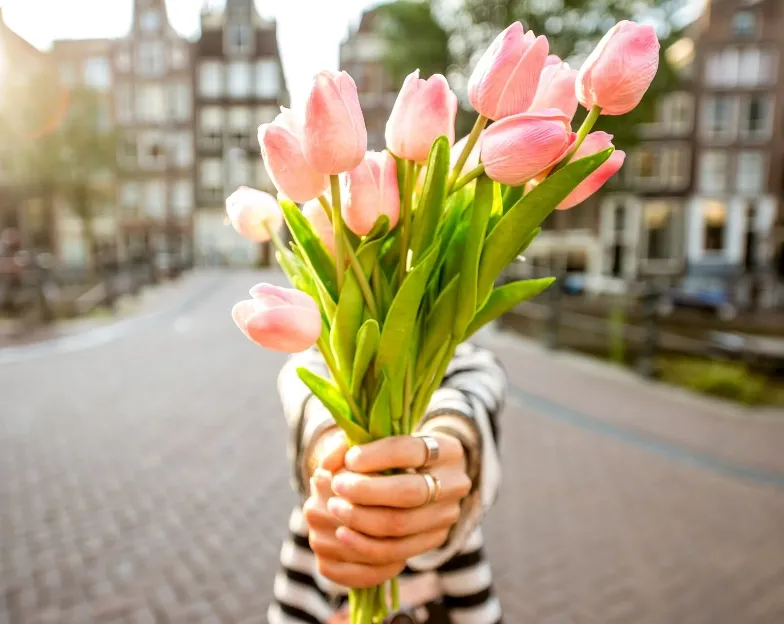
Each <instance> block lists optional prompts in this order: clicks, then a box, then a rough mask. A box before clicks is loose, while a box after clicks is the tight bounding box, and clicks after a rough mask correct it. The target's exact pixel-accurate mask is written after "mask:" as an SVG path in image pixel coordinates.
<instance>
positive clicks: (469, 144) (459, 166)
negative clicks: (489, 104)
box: [446, 115, 490, 194]
mask: <svg viewBox="0 0 784 624" xmlns="http://www.w3.org/2000/svg"><path fill="white" fill-rule="evenodd" d="M488 121H490V120H489V119H488V118H487V117H484V116H483V115H479V117H477V118H476V122H475V123H474V127H473V128H472V129H471V134H469V135H468V141H466V144H465V147H463V152H462V153H461V154H460V156H459V158H458V159H457V162H456V163H455V168H454V169H452V173H451V174H450V176H449V182H447V185H446V188H447V194H449V193H451V192H452V190H453V187H454V186H455V183H456V182H457V180H458V178H459V177H460V174H461V173H462V171H463V167H465V164H466V162H468V157H469V156H470V155H471V150H473V149H474V145H476V142H477V141H478V140H479V136H480V135H481V134H482V130H484V129H485V126H486V125H487V122H488Z"/></svg>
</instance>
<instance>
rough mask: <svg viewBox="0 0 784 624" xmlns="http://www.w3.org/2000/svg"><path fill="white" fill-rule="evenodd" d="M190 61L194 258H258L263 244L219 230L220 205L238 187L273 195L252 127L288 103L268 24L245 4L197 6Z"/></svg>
mask: <svg viewBox="0 0 784 624" xmlns="http://www.w3.org/2000/svg"><path fill="white" fill-rule="evenodd" d="M193 58H194V63H193V71H194V74H193V82H194V87H195V89H194V102H195V106H194V110H195V115H196V117H195V120H196V123H195V124H194V126H193V130H194V143H195V146H196V169H195V171H194V184H195V188H196V198H197V206H198V209H197V212H196V246H197V256H198V258H199V259H200V261H202V262H207V263H216V262H218V263H229V264H253V263H256V262H258V261H265V260H267V259H268V254H269V249H268V248H267V247H266V246H264V247H260V246H259V245H255V244H253V243H250V242H248V241H245V240H243V239H242V238H240V237H239V236H237V234H236V233H235V232H234V231H233V230H232V229H231V228H228V227H226V225H225V219H226V212H225V208H224V201H225V199H226V197H227V196H228V195H229V194H230V193H231V192H233V191H234V190H235V189H236V188H237V187H239V186H251V187H255V188H260V189H264V190H268V191H273V192H274V187H273V186H272V184H271V181H270V180H269V177H268V176H267V173H266V170H265V168H264V164H263V162H262V159H261V155H260V154H261V152H260V147H259V143H258V132H257V130H258V127H259V125H260V124H262V123H266V122H270V121H272V120H273V119H274V118H275V116H276V115H277V114H278V113H279V110H280V106H282V105H288V92H287V89H286V84H285V80H284V77H283V68H282V65H281V61H280V54H279V51H278V44H277V28H276V24H275V22H273V21H268V20H265V19H263V18H262V17H261V16H260V15H259V14H258V12H257V11H256V8H255V6H254V3H253V0H227V2H226V6H225V8H224V9H223V10H218V11H215V10H209V9H205V10H204V11H203V12H202V17H201V38H200V39H199V40H198V41H197V42H196V43H195V44H194V55H193ZM260 254H261V255H260Z"/></svg>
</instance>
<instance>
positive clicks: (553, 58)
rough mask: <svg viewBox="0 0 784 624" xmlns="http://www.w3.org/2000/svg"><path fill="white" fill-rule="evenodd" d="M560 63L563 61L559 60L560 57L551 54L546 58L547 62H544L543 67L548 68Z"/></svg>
mask: <svg viewBox="0 0 784 624" xmlns="http://www.w3.org/2000/svg"><path fill="white" fill-rule="evenodd" d="M561 63H563V61H562V60H561V57H560V56H558V55H557V54H551V55H550V56H548V57H547V60H546V61H545V62H544V66H545V67H548V66H549V65H560V64H561Z"/></svg>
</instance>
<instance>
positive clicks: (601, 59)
mask: <svg viewBox="0 0 784 624" xmlns="http://www.w3.org/2000/svg"><path fill="white" fill-rule="evenodd" d="M658 67H659V40H658V39H657V38H656V31H655V30H654V29H653V26H650V25H640V24H635V23H634V22H629V21H622V22H618V23H617V24H616V25H615V26H613V28H612V29H611V30H610V32H608V33H607V34H606V35H605V36H604V38H603V39H602V40H601V41H600V42H599V45H598V46H597V47H596V49H595V50H594V51H593V52H591V55H590V56H589V57H588V59H587V60H586V61H585V63H584V64H583V66H582V68H581V69H580V74H579V76H578V77H577V98H578V99H579V100H580V104H582V105H583V106H585V108H587V109H589V110H590V109H591V108H593V107H594V106H599V107H601V109H602V114H603V115H624V114H626V113H628V112H629V111H631V110H632V109H633V108H634V107H635V106H637V105H638V104H639V103H640V101H641V100H642V97H643V95H645V92H646V91H647V90H648V87H649V86H650V85H651V82H652V81H653V77H654V76H655V75H656V70H657V69H658Z"/></svg>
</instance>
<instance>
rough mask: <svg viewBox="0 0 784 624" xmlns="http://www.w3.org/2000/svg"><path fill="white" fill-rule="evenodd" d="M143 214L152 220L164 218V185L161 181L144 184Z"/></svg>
mask: <svg viewBox="0 0 784 624" xmlns="http://www.w3.org/2000/svg"><path fill="white" fill-rule="evenodd" d="M144 213H145V214H146V215H147V216H148V217H151V218H153V219H162V218H163V217H165V216H166V184H165V182H164V181H163V180H148V181H147V182H145V183H144Z"/></svg>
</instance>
